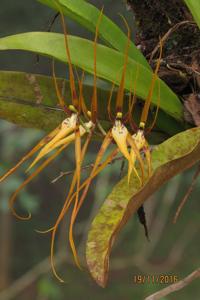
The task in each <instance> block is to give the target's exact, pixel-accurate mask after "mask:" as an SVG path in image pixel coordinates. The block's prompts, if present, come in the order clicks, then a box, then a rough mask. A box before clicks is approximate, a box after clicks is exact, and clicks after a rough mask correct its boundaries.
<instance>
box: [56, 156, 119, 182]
mask: <svg viewBox="0 0 200 300" xmlns="http://www.w3.org/2000/svg"><path fill="white" fill-rule="evenodd" d="M123 158H124V157H123V156H120V157H116V158H114V159H113V160H112V161H111V162H109V163H108V165H112V164H113V163H114V162H116V161H119V160H122V159H123ZM101 165H102V163H101V164H99V165H98V167H100V166H101ZM93 166H94V164H93V163H91V164H88V165H86V166H83V167H82V168H81V170H82V171H86V170H87V169H91V168H93ZM73 173H74V170H70V171H66V172H60V174H59V175H58V176H57V177H56V178H54V179H53V180H52V181H51V183H55V182H56V181H58V180H59V179H60V178H62V177H63V176H69V175H71V174H73Z"/></svg>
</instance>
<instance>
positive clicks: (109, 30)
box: [38, 0, 150, 68]
mask: <svg viewBox="0 0 200 300" xmlns="http://www.w3.org/2000/svg"><path fill="white" fill-rule="evenodd" d="M38 1H39V2H41V3H44V4H46V5H48V6H50V7H51V8H53V9H56V10H57V9H58V6H57V4H56V3H55V1H53V0H38ZM57 2H58V3H59V6H60V8H61V10H62V12H63V14H65V15H66V16H68V17H70V18H72V19H73V20H75V21H76V22H78V23H79V24H81V25H82V26H84V27H86V28H87V29H88V30H90V31H92V32H95V28H96V24H97V21H98V18H99V14H100V11H99V10H98V9H97V8H96V7H95V6H93V5H92V4H90V3H87V2H86V1H85V0H76V1H74V0H57ZM99 36H100V38H102V39H103V40H104V41H105V42H107V44H108V45H109V46H111V47H113V48H115V49H116V50H119V51H120V52H124V48H125V45H126V43H127V36H126V35H125V34H124V33H123V32H122V30H121V29H120V28H119V27H118V26H117V25H116V24H115V23H113V22H112V21H111V20H110V19H109V18H108V17H106V16H105V15H103V17H102V19H101V24H100V27H99ZM129 56H130V57H132V58H133V59H135V60H136V61H138V62H139V63H140V64H142V65H144V66H145V67H146V68H150V66H149V64H148V63H147V61H146V59H145V57H144V56H143V55H142V53H141V52H140V51H139V50H138V49H137V47H136V46H135V45H134V43H132V42H131V44H130V49H129Z"/></svg>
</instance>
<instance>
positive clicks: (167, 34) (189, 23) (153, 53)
mask: <svg viewBox="0 0 200 300" xmlns="http://www.w3.org/2000/svg"><path fill="white" fill-rule="evenodd" d="M186 24H188V25H193V26H194V25H196V24H195V23H194V22H191V21H182V22H179V23H177V24H175V25H174V26H173V27H171V28H170V29H169V30H168V31H167V32H166V33H165V34H164V35H163V36H162V37H161V41H162V43H164V42H165V41H166V40H167V39H168V38H169V36H170V35H171V34H172V33H173V32H174V31H176V30H177V29H178V28H179V27H180V26H182V25H186ZM159 47H160V43H158V44H157V45H156V47H155V48H154V49H153V51H152V52H151V55H150V59H149V62H151V61H152V59H153V57H154V55H155V54H156V52H157V51H158V49H159ZM148 56H149V55H147V57H148Z"/></svg>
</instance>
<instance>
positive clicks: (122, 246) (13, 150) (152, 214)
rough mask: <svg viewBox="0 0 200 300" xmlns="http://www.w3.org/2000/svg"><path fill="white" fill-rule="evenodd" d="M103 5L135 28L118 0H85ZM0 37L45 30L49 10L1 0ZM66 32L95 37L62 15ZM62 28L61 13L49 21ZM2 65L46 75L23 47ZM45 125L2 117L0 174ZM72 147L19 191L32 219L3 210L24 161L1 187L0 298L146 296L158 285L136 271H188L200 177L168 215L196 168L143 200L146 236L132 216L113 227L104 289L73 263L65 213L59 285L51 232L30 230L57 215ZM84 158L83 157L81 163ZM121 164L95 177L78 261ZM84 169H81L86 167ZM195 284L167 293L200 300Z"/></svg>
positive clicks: (44, 63) (194, 254) (195, 239)
mask: <svg viewBox="0 0 200 300" xmlns="http://www.w3.org/2000/svg"><path fill="white" fill-rule="evenodd" d="M89 2H91V3H93V4H95V5H97V6H98V7H102V5H104V7H105V10H104V11H105V14H107V15H108V16H110V17H111V18H112V19H113V20H115V21H116V22H117V23H118V24H119V25H121V23H122V21H121V18H120V17H119V15H118V13H121V14H123V15H125V16H126V18H127V20H128V22H129V24H130V26H131V29H132V31H134V25H133V16H132V14H131V13H130V12H128V11H127V10H126V6H125V3H124V2H123V1H116V0H106V1H103V0H99V1H97V0H96V1H95V0H93V1H89ZM0 5H1V10H0V37H3V36H6V35H9V34H14V33H19V32H26V31H41V30H46V28H47V27H48V23H49V20H50V19H51V18H52V16H53V15H54V12H53V11H52V10H50V9H48V8H47V7H45V6H43V5H41V4H39V3H38V2H37V1H34V0H21V1H13V0H1V4H0ZM67 24H68V28H69V31H70V33H72V34H78V35H81V36H84V37H88V38H91V39H92V38H93V35H92V34H90V33H88V32H87V31H86V30H84V29H83V28H81V27H80V26H79V25H78V24H76V23H74V22H72V21H70V20H67ZM53 30H55V31H58V30H59V31H61V30H62V29H61V28H60V25H59V20H57V21H56V24H55V25H54V27H53ZM0 69H1V70H18V71H25V72H33V73H40V74H51V64H50V61H49V59H47V58H42V57H40V59H39V62H37V58H36V56H35V55H34V54H30V53H28V54H27V53H23V52H14V51H12V52H1V54H0ZM58 74H59V75H60V76H65V75H66V66H63V65H61V64H58ZM44 134H45V133H44V132H41V131H38V130H33V129H23V128H18V127H17V126H15V125H13V124H10V123H8V122H5V121H0V174H2V173H3V172H4V171H6V170H7V169H9V168H10V167H12V166H13V165H14V163H15V162H17V160H18V159H19V158H21V157H22V155H23V154H24V153H26V152H27V151H28V149H30V148H31V147H32V146H33V145H34V144H35V143H36V142H37V141H38V140H39V139H40V138H41V137H42V136H44ZM98 147H99V144H98V143H97V142H96V143H93V145H92V147H91V150H90V153H89V154H88V156H87V162H93V161H94V158H95V153H96V151H97V149H98ZM73 151H74V150H73V146H72V147H71V149H69V150H68V151H66V152H65V153H64V154H63V155H61V157H59V159H57V160H56V161H55V162H54V163H53V164H52V165H51V166H50V167H48V169H46V170H45V171H44V172H43V174H40V176H38V177H37V179H35V180H34V181H33V182H32V183H31V184H30V185H29V186H28V187H27V188H26V189H24V191H23V192H21V193H20V196H19V197H18V204H17V209H18V210H19V211H20V212H22V213H23V212H24V210H25V211H26V210H27V209H30V210H31V211H32V213H33V218H32V219H31V221H28V222H23V221H19V220H16V219H15V218H14V217H13V216H12V215H11V213H10V211H9V210H8V205H7V203H8V199H9V197H10V195H11V193H12V192H13V191H14V190H15V189H16V188H17V186H18V185H19V184H20V183H22V181H23V179H24V178H25V176H24V170H25V167H26V166H24V167H22V168H21V169H20V170H18V172H17V173H16V174H15V175H13V176H12V177H11V178H9V179H8V180H6V182H4V183H3V184H1V186H0V200H1V201H0V300H10V299H16V300H17V299H20V300H26V299H29V300H32V299H34V300H55V299H56V300H64V299H69V300H72V299H73V300H79V299H80V298H82V299H109V300H112V299H113V300H114V299H115V300H121V299H139V300H140V299H144V298H145V296H147V295H149V294H151V293H153V292H155V291H157V290H158V289H160V288H163V287H164V286H165V285H164V284H162V285H159V284H148V283H145V284H135V283H134V280H133V279H134V275H165V274H166V275H175V276H178V278H179V279H181V278H183V277H185V276H186V275H187V274H188V273H190V272H192V271H193V270H194V269H195V268H196V267H197V266H198V263H199V257H198V256H199V252H200V251H199V250H200V247H199V246H200V243H199V229H200V224H199V208H200V207H199V201H198V200H199V193H200V181H198V182H197V184H196V187H195V190H194V192H193V193H192V195H191V197H190V199H189V201H188V202H187V204H186V205H185V207H184V210H183V211H182V213H181V216H180V218H179V219H178V222H177V224H176V225H174V224H172V219H173V216H174V213H175V211H176V208H177V206H178V204H179V201H180V200H181V199H182V197H183V195H184V194H185V192H186V190H187V188H188V186H189V184H190V182H191V179H192V176H193V173H194V172H195V167H194V168H193V169H191V170H189V171H187V172H185V173H184V174H181V175H179V176H177V177H176V178H174V179H173V180H171V181H170V182H169V183H167V184H166V185H165V186H164V187H162V189H160V190H159V191H158V192H157V193H156V194H155V195H154V196H153V197H151V199H149V200H148V201H147V202H146V204H145V211H146V216H147V223H148V227H149V234H150V242H148V241H147V240H146V238H145V235H144V230H143V228H142V226H141V225H140V224H139V222H138V219H137V216H133V217H132V219H131V220H130V221H129V222H128V224H127V225H126V226H125V228H124V229H123V230H122V232H121V233H120V234H119V236H118V238H117V241H116V243H115V246H114V250H113V252H112V256H111V266H110V268H111V271H110V274H109V282H108V286H107V287H106V288H105V289H102V288H100V287H98V286H97V285H96V283H95V282H94V281H93V280H92V278H91V277H90V275H89V274H88V272H87V270H86V269H85V270H84V271H83V272H81V271H79V270H77V268H76V267H75V266H74V264H73V261H72V259H71V255H70V251H69V247H68V245H67V238H68V235H67V232H68V231H67V224H68V219H66V220H65V222H63V224H62V225H61V228H60V231H59V233H58V236H57V253H58V255H57V256H58V265H57V270H58V271H59V274H62V277H63V278H64V279H65V281H66V283H65V284H60V283H59V282H57V280H56V279H55V278H54V277H53V276H52V273H51V269H50V264H49V259H48V255H49V250H50V249H49V247H50V236H49V235H48V234H47V235H40V234H38V233H36V232H35V229H46V228H48V227H50V226H51V225H52V224H53V222H54V221H55V219H56V216H57V213H58V212H59V208H60V207H61V205H62V203H63V200H64V198H65V195H66V194H67V189H68V187H69V183H70V180H71V178H70V176H67V177H63V178H62V179H60V180H58V181H57V182H56V183H52V180H53V179H54V178H55V177H57V176H58V175H59V174H60V172H61V171H68V170H73V168H74V163H73V161H74V158H73ZM87 162H86V163H87ZM120 167H121V163H120V162H116V163H115V164H113V165H111V166H109V167H107V169H106V170H105V171H104V173H103V174H101V175H100V176H99V177H98V179H97V180H96V181H95V182H94V184H93V185H92V187H91V189H90V193H89V194H88V197H87V201H86V203H85V205H84V207H83V208H82V211H81V213H80V216H79V218H78V221H77V225H76V229H75V232H76V242H77V245H78V248H79V253H80V257H81V258H82V262H83V264H84V263H85V260H84V253H85V240H86V238H87V232H88V229H89V226H90V223H91V221H92V219H93V217H94V216H95V214H96V213H97V211H98V208H99V207H100V205H101V203H102V202H103V200H104V199H105V197H106V195H108V193H109V192H110V191H111V190H112V186H113V185H114V183H115V182H116V180H117V179H118V178H119V176H120ZM86 175H87V173H86ZM199 292H200V289H199V283H198V282H197V281H196V282H193V283H192V284H191V285H190V286H188V287H186V288H185V289H183V290H181V291H179V292H177V293H174V294H171V295H170V296H168V297H166V298H165V299H177V300H179V299H180V300H186V299H194V300H195V299H199V296H198V294H200V293H199Z"/></svg>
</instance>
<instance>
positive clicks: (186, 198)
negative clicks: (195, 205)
mask: <svg viewBox="0 0 200 300" xmlns="http://www.w3.org/2000/svg"><path fill="white" fill-rule="evenodd" d="M199 174H200V165H199V166H198V168H197V170H196V172H195V174H194V176H193V178H192V182H191V185H190V186H189V188H188V190H187V192H186V194H185V196H184V198H183V199H182V201H181V203H180V204H179V206H178V208H177V210H176V213H175V216H174V219H173V223H174V224H175V223H176V222H177V219H178V217H179V215H180V212H181V210H182V209H183V206H184V205H185V203H186V201H187V200H188V198H189V196H190V194H191V193H192V191H193V189H194V186H195V184H196V181H197V178H198V176H199Z"/></svg>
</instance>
